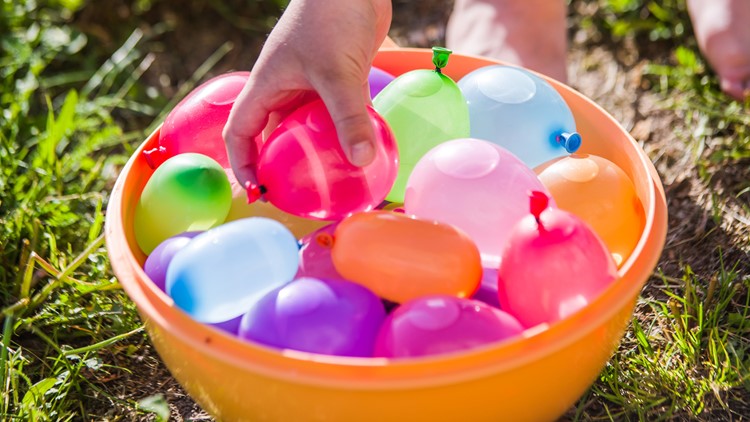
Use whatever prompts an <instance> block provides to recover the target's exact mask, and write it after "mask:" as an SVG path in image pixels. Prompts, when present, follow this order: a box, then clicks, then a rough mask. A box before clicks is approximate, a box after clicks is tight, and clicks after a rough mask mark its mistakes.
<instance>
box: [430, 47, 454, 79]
mask: <svg viewBox="0 0 750 422" xmlns="http://www.w3.org/2000/svg"><path fill="white" fill-rule="evenodd" d="M451 53H453V51H451V50H449V49H447V48H445V47H432V64H434V65H435V72H437V73H442V70H441V69H442V68H444V67H445V66H447V65H448V57H450V55H451Z"/></svg>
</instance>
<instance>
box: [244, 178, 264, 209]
mask: <svg viewBox="0 0 750 422" xmlns="http://www.w3.org/2000/svg"><path fill="white" fill-rule="evenodd" d="M245 190H247V203H248V204H252V203H253V202H255V201H257V200H259V199H260V198H261V197H262V196H263V195H264V194H265V193H266V192H267V190H266V187H265V186H261V185H258V184H255V183H252V182H250V181H247V182H245Z"/></svg>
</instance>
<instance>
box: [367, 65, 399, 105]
mask: <svg viewBox="0 0 750 422" xmlns="http://www.w3.org/2000/svg"><path fill="white" fill-rule="evenodd" d="M367 79H368V83H369V84H370V98H375V97H376V96H377V95H378V94H379V93H380V91H382V90H383V88H385V87H386V85H388V84H389V83H391V82H393V80H394V79H396V77H395V76H393V75H391V74H390V73H388V72H386V71H385V70H383V69H380V68H377V67H374V66H373V67H372V68H370V74H369V76H368V78H367Z"/></svg>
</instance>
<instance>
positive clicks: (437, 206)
mask: <svg viewBox="0 0 750 422" xmlns="http://www.w3.org/2000/svg"><path fill="white" fill-rule="evenodd" d="M530 190H539V191H542V192H546V188H545V187H544V185H542V183H541V181H540V180H539V178H538V177H537V176H536V174H535V173H534V172H533V171H532V170H531V169H530V168H529V167H528V166H526V164H524V163H523V162H522V161H521V160H519V159H518V158H517V157H516V156H515V155H513V154H511V153H510V152H509V151H508V150H506V149H505V148H502V147H500V146H498V145H496V144H493V143H492V142H488V141H484V140H479V139H456V140H452V141H448V142H445V143H443V144H440V145H438V146H436V147H435V148H433V149H431V150H430V151H429V152H428V153H427V154H425V156H424V157H423V158H422V159H421V160H420V161H419V162H418V163H417V165H416V166H415V167H414V171H413V172H412V174H411V177H409V181H408V183H407V187H406V198H405V201H404V208H405V209H406V212H407V214H413V215H415V216H417V217H419V218H421V219H425V220H437V221H440V222H442V223H447V224H451V225H453V226H455V227H457V228H459V229H461V230H463V231H464V232H466V234H468V235H469V237H470V238H471V239H472V240H473V241H474V242H475V243H476V245H477V247H478V248H479V251H480V252H481V253H482V261H483V264H484V266H497V264H498V260H499V256H500V253H501V252H502V250H503V247H504V245H505V242H506V241H507V239H508V235H509V234H510V231H511V229H512V228H513V226H514V225H515V224H516V222H518V220H520V219H521V218H523V217H524V216H526V215H528V209H529V205H528V204H529V199H528V191H530Z"/></svg>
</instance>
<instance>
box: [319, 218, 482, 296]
mask: <svg viewBox="0 0 750 422" xmlns="http://www.w3.org/2000/svg"><path fill="white" fill-rule="evenodd" d="M332 243H333V245H332V248H333V249H332V257H333V264H334V266H335V267H336V270H337V271H338V272H339V274H341V275H342V276H343V277H345V278H346V279H348V280H351V281H354V282H357V283H360V284H362V285H364V286H365V287H367V288H369V289H370V290H372V291H373V292H375V293H376V294H377V295H378V296H380V297H382V298H384V299H387V300H390V301H393V302H398V303H403V302H406V301H407V300H410V299H414V298H417V297H420V296H424V295H429V294H447V295H454V296H458V297H469V296H471V295H472V294H474V292H475V291H476V289H477V286H478V285H479V280H480V278H481V276H482V268H481V261H480V256H479V251H478V250H477V248H476V246H475V245H474V243H473V242H472V241H471V240H470V239H469V238H468V237H467V236H466V235H465V234H464V233H463V232H462V231H460V230H457V229H455V228H454V227H452V226H450V225H447V224H442V223H438V222H434V221H426V220H418V219H415V218H413V217H411V216H408V215H405V214H403V213H394V212H389V211H371V212H367V213H357V214H354V215H352V216H350V217H347V218H346V219H344V220H342V221H341V222H340V223H339V225H338V226H337V227H336V231H335V233H334V237H333V239H332Z"/></svg>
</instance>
